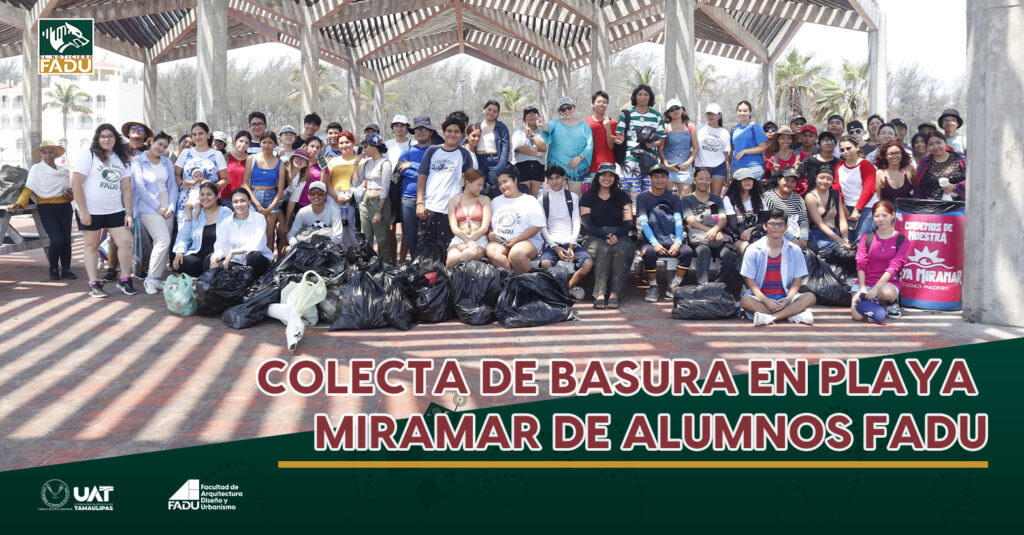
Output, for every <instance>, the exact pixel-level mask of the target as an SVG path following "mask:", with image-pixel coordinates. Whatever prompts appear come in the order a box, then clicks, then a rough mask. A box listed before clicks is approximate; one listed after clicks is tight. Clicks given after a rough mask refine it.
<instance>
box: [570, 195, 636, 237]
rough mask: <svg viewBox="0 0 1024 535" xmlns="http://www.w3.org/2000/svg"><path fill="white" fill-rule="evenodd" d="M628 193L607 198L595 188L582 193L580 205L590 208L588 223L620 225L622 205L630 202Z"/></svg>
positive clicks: (598, 225)
mask: <svg viewBox="0 0 1024 535" xmlns="http://www.w3.org/2000/svg"><path fill="white" fill-rule="evenodd" d="M632 202H633V201H632V200H630V198H629V195H626V194H625V193H622V192H619V194H618V195H617V196H616V195H613V196H611V197H609V198H608V199H607V200H606V199H602V198H601V197H599V196H598V195H597V189H595V188H592V189H591V190H590V191H588V192H586V193H584V194H583V198H582V199H580V206H581V207H585V208H590V224H591V225H593V226H595V227H615V228H618V227H621V226H622V213H623V211H622V207H623V206H626V205H628V204H632Z"/></svg>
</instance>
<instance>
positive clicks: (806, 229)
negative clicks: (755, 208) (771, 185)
mask: <svg viewBox="0 0 1024 535" xmlns="http://www.w3.org/2000/svg"><path fill="white" fill-rule="evenodd" d="M762 199H763V202H764V209H765V210H771V209H772V208H779V209H781V210H782V211H783V212H786V221H787V222H788V224H787V225H786V239H787V240H792V239H794V238H803V239H805V240H806V239H807V236H808V234H810V226H809V220H808V219H807V204H805V203H804V198H803V197H801V196H799V195H797V194H796V192H793V193H790V194H789V198H788V199H783V198H782V197H779V194H778V193H776V192H775V190H770V191H769V192H768V193H765V194H764V197H763V198H762Z"/></svg>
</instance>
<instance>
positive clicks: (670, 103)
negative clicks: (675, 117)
mask: <svg viewBox="0 0 1024 535" xmlns="http://www.w3.org/2000/svg"><path fill="white" fill-rule="evenodd" d="M676 106H679V107H680V108H682V107H683V103H682V102H681V101H680V100H679V99H677V98H674V99H671V100H669V101H668V102H666V103H665V109H666V110H671V109H672V108H674V107H676Z"/></svg>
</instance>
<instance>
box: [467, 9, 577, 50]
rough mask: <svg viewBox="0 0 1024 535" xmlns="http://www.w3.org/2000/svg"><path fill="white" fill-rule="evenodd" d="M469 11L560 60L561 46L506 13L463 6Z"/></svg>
mask: <svg viewBox="0 0 1024 535" xmlns="http://www.w3.org/2000/svg"><path fill="white" fill-rule="evenodd" d="M465 9H468V10H469V11H470V12H472V13H474V14H475V15H477V16H479V17H480V18H483V19H486V20H487V21H488V22H490V23H491V24H493V25H495V26H497V27H498V29H500V30H502V31H504V32H505V33H507V34H508V35H509V36H510V37H512V38H513V39H518V40H520V41H523V42H525V43H528V44H529V45H530V46H532V47H534V48H536V49H537V50H539V51H541V52H543V53H544V54H545V55H546V56H548V57H550V58H551V59H552V60H554V61H562V59H563V56H564V53H563V52H562V51H561V50H560V48H561V47H559V46H557V45H555V44H554V43H553V42H551V40H550V39H548V38H547V37H544V36H543V35H541V34H539V33H537V32H535V31H534V30H532V29H530V27H528V26H527V25H525V24H523V23H522V22H519V21H517V20H515V19H514V18H512V17H510V16H508V14H506V13H504V12H501V11H498V10H496V9H490V8H486V7H471V6H468V5H467V6H465Z"/></svg>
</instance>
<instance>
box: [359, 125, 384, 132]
mask: <svg viewBox="0 0 1024 535" xmlns="http://www.w3.org/2000/svg"><path fill="white" fill-rule="evenodd" d="M367 130H375V131H377V132H380V127H379V126H377V123H366V126H364V127H363V132H365V131H367Z"/></svg>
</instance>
